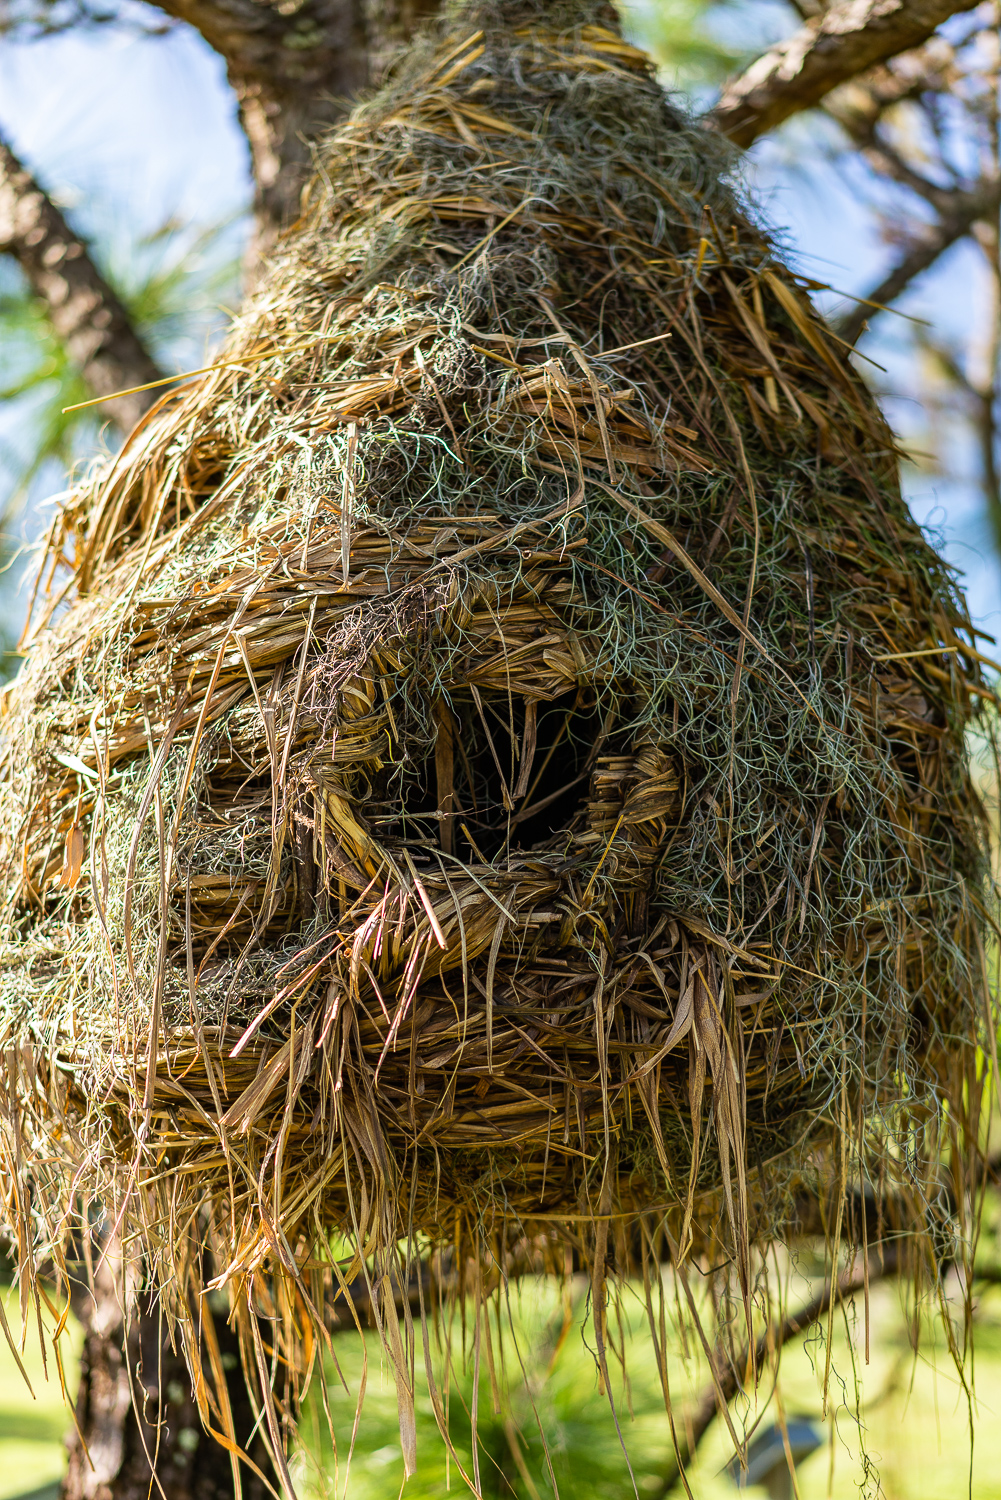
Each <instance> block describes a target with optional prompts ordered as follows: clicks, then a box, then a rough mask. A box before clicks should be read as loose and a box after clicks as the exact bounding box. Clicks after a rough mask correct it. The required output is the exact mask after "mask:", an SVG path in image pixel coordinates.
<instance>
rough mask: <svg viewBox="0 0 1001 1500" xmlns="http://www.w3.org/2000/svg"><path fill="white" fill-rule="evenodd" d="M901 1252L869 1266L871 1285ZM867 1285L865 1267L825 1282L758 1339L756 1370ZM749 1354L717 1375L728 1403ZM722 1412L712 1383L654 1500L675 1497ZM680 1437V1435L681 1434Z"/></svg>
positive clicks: (890, 1251) (887, 1252)
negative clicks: (802, 1303) (687, 1467)
mask: <svg viewBox="0 0 1001 1500" xmlns="http://www.w3.org/2000/svg"><path fill="white" fill-rule="evenodd" d="M899 1259H900V1257H899V1252H898V1250H897V1248H896V1245H895V1244H890V1245H887V1246H884V1247H883V1253H882V1257H881V1259H880V1261H879V1262H878V1263H877V1264H875V1265H873V1264H872V1263H870V1265H869V1270H868V1280H869V1282H870V1283H872V1282H873V1281H878V1280H880V1279H881V1278H883V1277H886V1276H893V1275H895V1274H896V1272H897V1270H898V1267H899ZM865 1284H866V1274H865V1270H864V1268H863V1267H861V1266H859V1267H858V1268H855V1267H853V1268H852V1269H851V1270H849V1271H846V1272H844V1273H843V1274H842V1275H841V1276H839V1277H838V1279H837V1281H836V1282H835V1281H830V1280H828V1281H826V1282H825V1283H824V1285H823V1287H822V1288H821V1289H820V1291H819V1292H817V1294H816V1296H814V1297H811V1299H810V1301H809V1302H807V1303H806V1305H805V1306H804V1307H801V1308H799V1309H797V1311H796V1312H794V1313H790V1314H789V1315H788V1317H786V1318H784V1319H783V1321H782V1322H781V1323H780V1324H779V1326H778V1327H777V1328H772V1329H767V1330H766V1331H765V1332H764V1333H763V1334H762V1335H761V1337H760V1338H759V1339H758V1341H757V1343H756V1345H755V1351H754V1353H755V1367H756V1368H757V1369H759V1370H760V1369H761V1368H762V1366H763V1365H764V1363H765V1361H766V1360H767V1358H768V1356H769V1354H773V1353H775V1352H777V1351H778V1350H779V1349H781V1348H782V1347H783V1345H785V1344H788V1343H789V1341H790V1339H794V1338H795V1337H796V1335H797V1334H799V1333H805V1332H806V1330H807V1329H808V1328H809V1327H810V1325H811V1324H812V1323H816V1322H817V1321H818V1319H820V1318H822V1317H824V1315H825V1313H827V1312H829V1311H830V1309H831V1306H832V1305H833V1306H835V1307H837V1306H838V1305H839V1304H840V1303H841V1302H844V1301H845V1299H846V1298H848V1297H853V1296H854V1295H855V1293H856V1292H860V1291H862V1289H863V1287H864V1286H865ZM748 1358H749V1350H748V1349H747V1348H746V1347H745V1348H744V1350H743V1351H742V1352H741V1354H740V1356H739V1357H738V1359H736V1360H735V1361H734V1362H733V1363H728V1364H726V1365H725V1366H722V1367H721V1368H720V1369H719V1370H718V1371H717V1381H718V1384H719V1389H720V1391H721V1392H722V1395H723V1398H724V1400H725V1401H727V1402H728V1403H729V1402H730V1401H732V1400H733V1398H734V1396H736V1394H737V1392H738V1391H739V1390H740V1387H741V1383H742V1380H743V1371H744V1370H746V1369H747V1366H748ZM718 1410H719V1405H718V1397H717V1394H716V1385H714V1384H713V1382H712V1381H710V1382H709V1384H708V1385H707V1386H706V1387H705V1389H704V1390H703V1392H702V1394H701V1396H700V1397H699V1399H698V1402H697V1403H696V1406H695V1410H694V1411H693V1412H692V1414H691V1417H690V1419H688V1420H687V1421H686V1422H685V1436H684V1439H683V1443H682V1448H683V1451H682V1453H680V1454H678V1455H677V1456H676V1458H675V1462H674V1463H673V1465H672V1466H671V1467H670V1468H669V1469H668V1472H667V1473H666V1474H665V1476H664V1480H663V1482H662V1484H661V1485H660V1488H659V1489H657V1490H656V1491H655V1500H666V1497H667V1496H668V1495H670V1494H673V1492H674V1490H675V1489H676V1488H677V1485H678V1483H679V1481H680V1480H681V1473H682V1469H683V1467H684V1466H685V1465H686V1464H689V1463H691V1461H692V1458H693V1457H694V1454H695V1452H696V1449H697V1448H698V1446H699V1443H700V1442H701V1441H702V1439H703V1438H704V1437H705V1435H706V1433H707V1432H708V1430H709V1428H710V1427H711V1426H712V1423H713V1421H714V1420H715V1417H716V1414H717V1412H718ZM679 1436H680V1434H679Z"/></svg>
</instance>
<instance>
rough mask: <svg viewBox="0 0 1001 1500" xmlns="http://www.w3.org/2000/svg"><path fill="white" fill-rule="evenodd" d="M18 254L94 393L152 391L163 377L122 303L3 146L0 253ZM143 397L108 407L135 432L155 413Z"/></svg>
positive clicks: (0, 150)
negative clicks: (149, 411) (150, 386)
mask: <svg viewBox="0 0 1001 1500" xmlns="http://www.w3.org/2000/svg"><path fill="white" fill-rule="evenodd" d="M2 252H6V253H7V254H9V255H12V256H13V257H14V258H15V260H17V261H18V263H19V264H20V266H21V269H22V271H23V272H24V274H25V276H26V277H27V278H28V283H29V285H30V286H31V289H32V291H33V292H34V293H35V295H36V296H37V297H40V298H41V299H42V301H43V302H44V303H45V305H46V307H47V309H48V312H49V317H50V318H51V320H52V326H53V328H54V329H55V332H56V335H57V337H58V338H60V339H61V340H62V341H63V342H64V344H65V345H66V350H67V353H68V354H69V356H70V359H71V360H72V361H73V363H74V364H76V365H78V366H79V368H80V371H81V373H82V375H83V377H84V379H85V380H86V382H87V384H88V385H89V386H90V388H91V390H92V391H93V392H94V395H95V396H110V394H111V393H112V392H113V391H120V390H125V389H127V388H128V387H130V386H136V385H146V384H147V383H148V382H149V381H151V380H157V379H159V378H160V371H159V370H158V369H157V367H156V365H155V364H154V362H153V360H152V358H151V357H150V355H149V353H148V352H147V350H146V349H145V348H144V346H143V343H142V340H141V339H140V338H139V336H138V334H137V333H136V332H135V330H134V329H133V327H132V324H131V323H130V321H129V315H128V313H127V312H126V310H125V308H124V307H123V306H122V304H121V302H120V301H119V299H118V297H117V296H116V295H115V293H114V292H113V291H112V289H111V287H110V286H109V285H108V283H107V282H106V281H105V279H104V277H103V276H102V275H101V273H100V271H99V270H98V269H97V267H96V266H95V265H94V262H93V261H92V260H91V257H90V254H89V253H88V250H87V246H86V245H85V244H84V242H83V241H82V240H81V239H80V238H79V236H78V235H75V234H74V233H73V231H72V229H70V227H69V225H68V224H67V222H66V220H65V219H64V217H63V215H62V214H61V213H60V211H59V209H58V208H57V207H56V206H55V204H54V203H53V202H52V201H51V199H50V198H48V197H47V196H46V194H45V192H44V191H43V190H42V188H41V187H39V185H38V183H37V182H36V181H35V179H34V178H33V177H32V176H31V174H30V172H28V171H27V169H26V168H25V167H23V166H22V165H21V163H20V162H19V161H18V159H17V157H16V156H15V155H14V153H13V151H11V149H10V147H9V146H8V145H7V144H6V142H4V141H3V140H2V139H0V253H2ZM151 399H152V396H151V394H150V393H149V392H142V393H140V394H137V395H134V396H120V397H118V399H117V400H114V401H107V402H103V403H102V410H104V411H105V412H106V413H107V415H108V416H109V417H111V419H112V420H113V421H114V422H115V423H116V424H117V425H118V426H119V427H122V428H126V429H128V428H131V427H132V426H134V424H135V423H136V422H137V421H138V420H139V418H140V417H141V416H142V414H143V412H144V411H145V410H146V408H147V407H148V406H149V404H150V401H151Z"/></svg>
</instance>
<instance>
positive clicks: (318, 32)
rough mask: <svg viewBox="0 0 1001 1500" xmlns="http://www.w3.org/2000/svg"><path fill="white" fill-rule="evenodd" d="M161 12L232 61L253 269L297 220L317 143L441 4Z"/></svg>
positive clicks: (409, 1)
mask: <svg viewBox="0 0 1001 1500" xmlns="http://www.w3.org/2000/svg"><path fill="white" fill-rule="evenodd" d="M156 3H157V4H158V5H159V8H160V9H161V10H164V11H166V12H167V14H168V15H171V16H175V17H176V18H177V19H178V20H182V21H187V22H188V23H189V24H190V25H191V26H194V27H195V28H196V30H198V31H200V32H201V34H202V36H203V37H204V38H205V40H206V41H207V42H208V43H209V45H210V46H211V47H213V48H214V49H215V51H216V52H218V53H219V54H220V56H221V57H223V58H224V59H225V62H226V70H227V74H228V77H229V81H230V83H231V84H232V86H233V90H234V93H235V94H236V98H237V103H238V106H239V111H240V121H241V123H242V125H243V128H244V131H245V132H246V136H247V140H248V142H249V144H250V154H251V162H252V166H253V174H254V188H255V193H254V211H255V217H256V223H257V233H256V235H255V240H254V244H253V245H252V247H251V261H252V262H253V260H255V259H256V258H257V256H259V255H260V253H262V252H263V251H266V250H267V249H268V248H269V247H270V245H271V244H273V242H274V240H275V238H276V237H277V235H278V234H279V233H280V232H281V230H282V229H283V228H285V227H287V226H288V225H289V224H291V223H292V222H294V220H295V219H296V218H297V217H298V214H299V195H300V193H301V191H302V188H303V185H304V184H305V182H306V179H307V177H308V175H309V172H310V169H311V166H312V145H313V143H314V142H315V141H316V140H317V139H318V138H319V137H321V136H322V135H323V134H324V132H325V131H327V130H329V129H330V128H331V126H333V125H334V124H335V123H336V122H337V121H338V120H339V119H340V118H341V117H342V116H343V115H344V114H345V112H346V111H347V109H348V108H350V106H351V104H352V103H353V102H354V97H355V96H356V95H357V94H358V92H359V91H360V90H361V89H363V88H365V87H367V86H368V85H369V84H372V83H377V82H378V81H379V79H380V77H381V76H382V73H383V72H384V71H385V67H386V64H387V63H388V62H389V61H390V60H391V58H392V57H393V55H394V54H395V52H396V51H397V50H398V49H399V47H400V46H402V45H404V44H405V43H406V42H407V40H408V39H409V37H410V36H411V35H412V33H413V30H414V28H415V26H416V25H417V24H418V23H419V22H420V21H421V20H423V19H424V18H425V17H426V16H430V15H433V14H434V13H435V11H437V9H438V0H279V3H274V4H266V3H265V4H262V3H261V0H156Z"/></svg>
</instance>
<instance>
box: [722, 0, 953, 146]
mask: <svg viewBox="0 0 1001 1500" xmlns="http://www.w3.org/2000/svg"><path fill="white" fill-rule="evenodd" d="M977 3H978V0H843V3H842V4H840V5H833V6H831V8H830V9H829V10H825V11H824V13H823V14H822V15H820V16H817V17H815V18H814V19H812V20H810V21H808V22H807V23H806V25H805V26H801V27H800V28H799V30H798V31H796V32H794V33H793V35H792V36H791V37H787V38H786V40H785V41H784V42H779V43H777V45H776V46H774V47H772V48H771V49H770V51H768V52H766V53H764V54H763V56H761V57H759V58H758V59H757V61H756V62H753V63H752V64H751V66H750V67H749V68H748V69H747V71H746V72H745V73H742V74H741V75H740V77H739V78H736V79H734V81H733V82H732V83H730V84H728V85H727V87H726V88H725V89H724V90H723V94H722V97H721V98H720V101H719V103H718V104H717V105H716V108H715V109H714V110H712V111H711V113H710V115H709V116H708V117H707V121H706V123H707V124H711V125H713V126H714V127H715V128H716V129H717V130H719V131H721V132H722V134H723V135H726V136H729V138H730V139H731V140H732V141H735V142H736V143H737V145H738V146H750V145H751V144H752V143H753V142H754V141H756V140H757V139H758V136H760V135H764V133H765V132H766V131H768V130H774V129H775V127H776V125H781V123H782V121H783V120H786V119H788V118H789V116H790V115H794V114H796V113H797V112H799V111H800V110H804V109H809V108H810V107H811V106H812V105H814V104H817V103H819V102H820V100H821V99H822V98H823V97H824V95H825V94H828V93H830V91H831V89H833V88H836V87H837V86H838V84H840V83H845V82H846V81H847V80H848V79H849V78H854V77H856V76H857V75H858V74H859V73H864V72H865V70H866V69H867V68H871V67H874V66H875V65H876V63H880V62H884V61H885V60H886V58H888V57H895V56H896V55H897V54H898V53H899V52H907V51H909V50H910V49H911V48H912V47H918V46H920V45H921V43H922V42H924V41H926V40H927V39H928V37H929V36H931V34H932V32H933V31H934V30H935V29H936V27H938V26H941V24H942V22H943V21H947V20H948V19H949V17H950V16H951V15H954V14H956V13H957V12H959V11H967V10H973V9H974V8H975V6H976V5H977Z"/></svg>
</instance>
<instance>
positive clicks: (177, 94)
mask: <svg viewBox="0 0 1001 1500" xmlns="http://www.w3.org/2000/svg"><path fill="white" fill-rule="evenodd" d="M759 13H760V12H759ZM137 14H142V12H139V11H137ZM145 14H146V15H149V14H150V13H149V12H146V13H145ZM729 15H730V16H731V17H733V16H734V15H736V18H737V23H738V24H739V22H740V7H739V6H737V7H731V10H730V12H729ZM780 16H781V11H780V10H779V9H778V8H777V7H776V8H774V9H773V11H772V12H771V13H770V14H768V13H766V20H767V23H768V24H769V25H772V26H774V25H777V24H778V18H779V17H780ZM731 24H732V23H731ZM762 39H765V38H762ZM741 40H746V38H745V37H742V38H741ZM0 128H2V129H3V131H4V133H5V134H6V136H7V138H8V139H9V140H10V142H11V144H12V145H13V146H14V148H15V150H16V151H18V152H19V153H20V155H21V156H22V157H23V159H24V160H25V161H26V163H27V164H28V165H29V166H30V167H31V168H32V169H33V170H34V171H36V172H37V174H38V175H39V176H40V178H41V179H42V180H43V182H44V183H45V184H46V186H47V187H48V188H49V189H50V190H51V191H52V192H54V193H55V195H56V196H57V198H58V199H59V200H60V201H61V202H62V203H64V204H65V205H66V206H68V207H69V208H70V209H71V210H72V212H73V214H74V215H75V217H76V220H77V222H79V223H80V224H81V225H82V226H83V227H84V228H85V229H87V228H89V227H91V226H93V228H95V229H99V230H100V231H101V233H102V235H103V236H104V237H105V238H106V239H107V238H111V239H112V240H113V241H114V240H115V239H119V240H120V242H121V245H122V248H123V251H124V250H126V249H127V247H128V244H129V243H130V240H133V239H135V238H137V237H139V236H141V235H143V234H150V233H152V232H154V231H155V230H156V229H158V228H159V227H160V226H161V225H163V224H164V223H165V221H167V220H179V221H183V222H186V223H189V224H191V225H208V224H211V223H219V222H222V221H224V220H231V219H237V220H238V219H239V216H240V215H241V214H242V213H244V211H245V209H246V206H247V203H248V201H249V197H250V190H251V185H250V175H249V165H248V155H247V147H246V142H245V141H244V138H243V136H242V133H241V131H240V128H239V125H238V122H237V119H236V110H235V101H234V98H233V95H232V92H231V90H230V89H229V86H228V84H227V83H226V78H225V70H224V68H223V66H222V63H221V61H220V60H219V59H218V58H217V57H216V56H215V54H213V53H212V52H211V51H210V49H209V48H208V47H207V46H206V44H205V43H204V42H203V41H202V40H201V38H200V37H199V36H198V35H197V34H196V33H194V32H193V31H191V30H189V29H188V28H186V27H184V26H173V27H171V28H170V29H169V30H168V31H167V32H166V34H164V35H158V36H150V35H143V34H141V33H140V32H139V31H135V32H131V33H129V32H123V31H121V30H118V29H115V28H112V27H96V28H93V29H92V30H90V31H89V32H85V33H81V32H70V33H67V34H65V35H62V36H53V37H48V38H44V39H41V40H37V41H33V42H12V41H10V40H4V41H2V42H0ZM831 139H832V137H831V134H830V131H829V129H825V127H824V126H823V124H817V123H811V122H805V121H799V122H795V123H794V124H793V125H792V126H791V127H789V128H787V130H786V132H783V133H780V134H779V136H778V137H777V138H776V139H774V140H768V141H765V142H762V143H761V144H760V145H759V146H758V147H757V148H756V149H755V151H754V152H753V153H752V155H751V157H750V159H749V161H748V164H747V167H748V176H749V180H750V183H751V185H752V188H753V190H754V192H755V193H756V195H757V197H758V199H759V201H760V203H761V205H762V208H763V211H764V212H765V214H766V216H767V218H768V220H769V221H770V223H771V224H772V225H773V226H774V227H775V228H777V229H778V230H779V231H780V233H781V237H782V239H783V242H784V243H785V245H786V247H787V249H788V251H789V254H790V258H791V259H792V260H793V262H794V264H795V265H796V268H797V269H799V270H801V271H803V272H805V273H806V274H807V275H810V276H813V277H815V278H817V279H818V280H830V282H831V283H832V284H833V285H835V286H838V287H841V288H843V289H844V290H846V291H849V292H856V291H857V292H863V293H864V292H866V291H868V290H869V289H870V288H871V287H872V286H873V285H874V284H875V283H876V282H878V280H879V278H880V275H881V274H882V272H883V270H884V269H885V268H886V267H887V265H888V263H889V261H890V259H891V257H892V254H893V252H892V250H890V249H888V248H887V246H886V245H884V244H883V242H882V240H881V238H880V234H879V227H878V223H877V221H876V218H875V217H874V215H873V213H872V211H871V206H870V203H871V200H872V199H873V197H875V199H876V201H877V202H878V201H879V195H880V191H881V190H880V188H879V186H878V185H876V184H874V182H873V179H872V178H871V177H869V176H868V174H867V172H866V171H865V169H863V168H859V169H858V170H857V171H856V172H855V173H854V174H852V175H849V176H848V177H846V176H845V174H844V172H843V170H841V169H836V168H835V167H833V166H832V165H831V163H830V160H829V152H828V146H829V144H830V141H831ZM883 206H884V208H886V207H889V209H890V211H891V212H892V201H891V200H889V199H887V198H886V194H885V192H884V193H883ZM234 232H237V231H236V230H234ZM983 287H984V282H983V277H982V273H981V270H980V266H979V263H978V257H977V253H976V252H975V251H974V250H972V249H969V248H964V247H960V248H958V249H957V250H955V251H953V252H952V253H951V254H950V255H949V256H948V257H947V258H946V259H945V261H944V262H943V263H942V264H941V265H940V266H939V267H938V268H936V270H935V271H934V272H933V273H931V274H929V275H926V276H925V277H924V278H923V279H922V280H921V281H920V282H919V283H918V284H917V285H916V286H915V287H914V288H913V289H912V291H911V292H910V293H909V295H908V296H907V298H906V299H905V300H904V302H903V303H902V307H903V308H904V310H905V311H907V312H909V313H912V314H914V315H916V316H920V317H924V318H927V319H928V320H929V321H931V322H933V323H935V324H936V325H937V326H938V327H946V328H948V329H949V330H950V332H952V333H953V334H954V335H955V336H957V337H962V336H964V335H965V334H966V333H967V332H968V331H969V330H970V329H971V328H974V329H975V327H976V320H977V317H978V309H979V308H980V307H981V305H982V296H983ZM827 300H828V301H829V302H831V303H832V304H833V303H834V302H836V300H837V299H833V298H829V299H827ZM217 334H218V320H217V319H214V318H213V317H212V316H211V313H210V312H206V313H205V314H204V315H203V316H201V317H200V319H196V320H195V321H194V324H193V327H192V329H191V330H190V331H189V335H188V337H187V339H186V340H184V341H183V342H182V344H180V345H178V347H177V349H176V351H175V354H176V360H175V366H174V367H175V368H177V367H179V366H180V367H185V366H187V367H190V365H191V364H192V363H198V362H199V361H200V359H201V358H202V356H203V354H204V352H205V348H206V345H207V343H208V341H209V340H210V339H211V338H212V337H214V336H217ZM862 347H863V348H864V349H865V350H866V352H868V353H869V354H870V355H871V357H872V358H873V359H875V360H877V361H878V362H879V363H880V364H882V365H884V366H885V367H886V373H885V374H881V373H880V372H878V371H872V372H871V373H872V374H873V376H874V379H875V381H876V383H877V385H878V386H879V388H880V389H881V390H883V391H885V392H887V393H889V398H890V399H889V400H888V410H889V412H890V415H891V419H892V420H893V422H894V424H895V425H896V427H897V428H898V430H900V431H902V432H904V433H905V434H906V435H908V436H912V435H914V434H918V433H920V431H921V429H922V427H923V425H924V416H923V413H922V411H921V409H920V390H919V386H918V383H917V380H916V373H915V360H914V348H913V344H912V343H911V341H910V339H909V336H908V325H907V324H906V323H905V322H904V321H903V320H901V319H898V318H894V317H889V316H884V317H882V318H881V319H880V320H879V321H878V323H877V326H876V328H875V329H874V330H873V332H872V333H871V334H870V335H868V336H867V339H866V340H865V342H864V344H863V345H862ZM18 435H19V434H14V435H13V436H14V437H15V438H16V437H17V436H18ZM2 436H3V423H2V415H0V437H2ZM7 436H8V438H10V437H11V436H12V435H11V434H10V433H9V432H8V434H7ZM953 447H954V472H953V474H952V475H951V476H950V477H948V478H943V477H941V476H929V475H927V474H923V473H920V472H917V471H914V470H909V471H908V472H907V474H906V475H905V483H906V487H907V492H908V497H909V499H910V501H911V503H912V506H913V509H914V511H915V514H916V515H917V516H918V519H919V520H921V521H922V523H925V524H930V525H932V526H933V527H934V528H935V529H936V530H937V531H938V532H939V533H940V534H941V535H942V537H943V539H944V543H945V546H946V550H947V552H948V555H949V557H950V560H951V561H953V562H954V563H956V564H957V565H958V566H959V567H961V568H962V569H963V570H964V572H965V574H966V583H967V588H968V590H969V595H970V602H971V605H972V608H973V612H974V616H975V617H976V619H977V620H978V622H979V623H980V624H981V625H982V626H983V627H984V628H985V629H988V630H991V631H992V633H1001V599H999V590H998V576H999V564H998V562H997V560H996V559H995V557H994V555H993V553H992V550H991V546H990V539H989V536H988V534H987V531H986V527H985V525H984V524H983V521H982V517H981V506H980V500H979V496H978V494H977V492H976V487H975V485H974V484H973V483H972V482H971V480H970V477H969V471H971V470H972V467H973V463H972V456H971V453H970V451H969V444H968V442H967V441H966V440H965V438H964V436H963V434H962V433H961V432H959V431H957V434H956V441H955V443H954V445H953ZM46 483H47V484H48V485H49V486H50V487H53V486H56V485H58V476H53V475H51V474H49V475H47V476H46ZM40 498H41V495H40V494H36V495H34V496H33V497H32V499H33V504H37V501H38V500H39V499H40Z"/></svg>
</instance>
